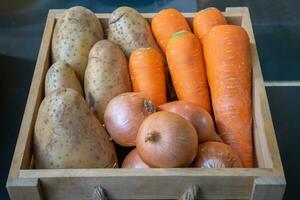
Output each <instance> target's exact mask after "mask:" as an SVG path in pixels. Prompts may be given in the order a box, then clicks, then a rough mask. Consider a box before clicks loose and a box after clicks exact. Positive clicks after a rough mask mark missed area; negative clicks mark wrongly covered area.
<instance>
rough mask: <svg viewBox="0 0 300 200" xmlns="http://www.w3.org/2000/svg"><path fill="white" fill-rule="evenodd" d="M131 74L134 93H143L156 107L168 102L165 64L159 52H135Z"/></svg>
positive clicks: (143, 50)
mask: <svg viewBox="0 0 300 200" xmlns="http://www.w3.org/2000/svg"><path fill="white" fill-rule="evenodd" d="M129 72H130V77H131V81H132V85H133V90H134V92H141V93H142V94H143V95H144V96H145V97H146V98H149V99H150V100H152V101H153V103H154V104H155V105H156V106H159V105H161V104H164V103H166V102H167V97H166V78H165V73H164V64H163V60H162V57H161V55H160V53H159V52H158V51H157V50H155V49H153V48H139V49H137V50H135V51H134V52H133V53H132V54H131V56H130V59H129Z"/></svg>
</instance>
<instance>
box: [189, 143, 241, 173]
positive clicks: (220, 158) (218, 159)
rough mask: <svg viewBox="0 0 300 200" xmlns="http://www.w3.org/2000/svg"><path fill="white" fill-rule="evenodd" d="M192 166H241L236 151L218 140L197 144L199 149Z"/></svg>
mask: <svg viewBox="0 0 300 200" xmlns="http://www.w3.org/2000/svg"><path fill="white" fill-rule="evenodd" d="M191 166H192V167H201V168H231V167H242V163H241V160H240V158H239V156H238V155H237V153H236V152H235V151H234V150H233V149H232V148H231V147H230V146H229V145H227V144H224V143H220V142H205V143H202V144H200V145H199V150H198V154H197V157H196V159H195V160H194V162H193V164H192V165H191Z"/></svg>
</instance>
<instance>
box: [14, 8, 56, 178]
mask: <svg viewBox="0 0 300 200" xmlns="http://www.w3.org/2000/svg"><path fill="white" fill-rule="evenodd" d="M54 25H55V15H54V14H53V13H52V12H51V11H49V14H48V17H47V21H46V25H45V30H44V33H43V38H42V43H41V46H40V51H39V54H38V59H37V62H36V67H35V70H34V74H33V78H32V82H31V86H30V90H29V94H28V99H27V103H26V107H25V111H24V115H23V120H22V123H21V128H20V131H19V136H18V140H17V145H16V148H15V152H14V156H13V160H12V164H11V168H10V171H9V177H17V176H18V173H19V170H20V169H26V168H28V166H29V165H30V161H31V142H32V135H33V128H34V123H35V119H36V116H37V112H38V108H39V105H40V102H41V100H42V98H43V86H44V79H45V74H46V71H47V69H48V67H49V64H50V56H49V53H50V43H51V36H52V32H53V29H54Z"/></svg>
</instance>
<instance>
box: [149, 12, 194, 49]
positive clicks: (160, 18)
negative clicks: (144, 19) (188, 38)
mask: <svg viewBox="0 0 300 200" xmlns="http://www.w3.org/2000/svg"><path fill="white" fill-rule="evenodd" d="M151 28H152V32H153V34H154V36H155V39H156V41H157V43H158V44H159V46H160V48H161V49H162V50H163V52H166V47H167V44H168V41H169V39H170V36H171V35H172V34H173V33H176V32H178V31H181V30H186V31H191V29H190V27H189V25H188V23H187V21H186V19H185V17H184V16H183V15H182V14H181V13H180V12H179V11H177V10H175V9H173V8H168V9H165V10H162V11H160V12H159V13H158V14H156V15H155V16H154V17H153V18H152V22H151Z"/></svg>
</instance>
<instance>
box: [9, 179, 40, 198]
mask: <svg viewBox="0 0 300 200" xmlns="http://www.w3.org/2000/svg"><path fill="white" fill-rule="evenodd" d="M6 187H7V191H8V193H9V196H10V198H11V199H22V200H41V199H42V190H41V184H40V181H39V179H38V178H26V179H20V178H9V179H8V180H7V185H6Z"/></svg>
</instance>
